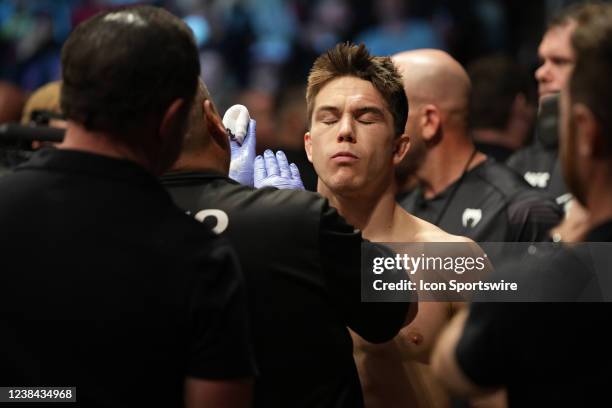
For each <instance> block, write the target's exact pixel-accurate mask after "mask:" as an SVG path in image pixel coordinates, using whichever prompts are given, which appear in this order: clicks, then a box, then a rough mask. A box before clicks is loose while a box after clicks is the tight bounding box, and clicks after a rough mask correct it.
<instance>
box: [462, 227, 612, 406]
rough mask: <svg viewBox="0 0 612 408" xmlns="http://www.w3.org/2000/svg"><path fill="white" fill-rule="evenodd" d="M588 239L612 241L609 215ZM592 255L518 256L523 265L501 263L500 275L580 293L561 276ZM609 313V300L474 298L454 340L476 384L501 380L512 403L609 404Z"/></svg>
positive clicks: (578, 269)
mask: <svg viewBox="0 0 612 408" xmlns="http://www.w3.org/2000/svg"><path fill="white" fill-rule="evenodd" d="M587 241H588V242H610V241H612V221H609V222H607V223H605V224H603V225H600V226H599V227H598V228H595V229H593V230H592V231H591V232H590V233H589V234H588V236H587ZM585 255H586V256H587V258H585ZM592 256H593V253H591V251H590V250H589V249H588V248H586V252H584V251H582V250H581V249H576V250H574V249H572V248H562V249H561V250H560V251H558V252H556V253H555V255H554V256H550V257H546V258H542V259H540V260H539V261H538V262H534V263H533V264H532V265H531V266H530V267H528V268H526V269H525V266H524V263H523V264H521V265H522V268H521V269H517V268H516V267H515V265H516V264H509V265H506V266H505V267H503V268H501V270H499V271H498V272H497V273H498V278H504V277H505V278H506V279H507V280H513V281H516V280H517V279H518V280H519V284H520V280H521V279H523V280H530V279H533V278H536V279H539V278H540V277H541V276H543V275H544V276H546V277H547V283H548V287H547V288H546V290H547V291H558V290H561V291H563V292H565V293H568V291H571V290H572V289H573V287H575V288H576V290H577V294H578V292H579V291H580V290H582V288H581V287H580V286H581V285H577V286H576V285H575V284H574V280H573V279H571V280H568V279H567V277H568V276H577V277H580V275H581V274H583V273H584V272H585V269H584V268H588V265H589V263H588V262H584V261H585V259H586V260H588V259H592V258H591V257H592ZM604 265H607V268H608V269H607V271H602V270H601V269H600V270H599V272H598V273H603V274H604V275H609V274H610V273H612V267H610V266H609V265H610V263H607V262H605V261H604V262H601V261H600V262H598V267H599V268H601V267H602V266H604ZM604 267H606V266H604ZM568 282H569V283H570V284H569V285H568ZM610 315H612V307H611V304H610V303H485V302H475V303H473V304H472V305H471V307H470V316H469V318H468V320H467V322H466V326H465V329H464V331H463V335H462V337H461V339H460V341H459V343H458V345H457V349H456V357H457V361H458V363H459V366H460V367H461V369H462V371H463V372H464V373H465V374H466V375H467V377H468V378H469V379H470V380H471V381H472V382H474V383H475V384H478V385H480V386H482V387H499V386H504V387H506V388H507V391H508V402H509V406H510V407H595V406H607V405H608V403H607V402H605V401H609V400H610V370H611V369H612V352H611V351H610V344H609V343H610V336H609V335H608V334H606V333H607V325H608V324H609V320H610Z"/></svg>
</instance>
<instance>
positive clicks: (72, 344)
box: [0, 150, 254, 408]
mask: <svg viewBox="0 0 612 408" xmlns="http://www.w3.org/2000/svg"><path fill="white" fill-rule="evenodd" d="M0 225H1V232H0V248H2V257H1V262H2V272H1V273H0V325H1V332H2V335H0V367H1V368H0V384H1V385H2V386H24V385H31V386H34V385H36V386H73V387H77V390H76V397H77V401H78V403H79V404H80V405H82V406H88V407H114V408H116V407H136V406H150V407H153V406H168V407H170V406H174V407H179V406H183V405H184V404H183V388H184V379H185V377H186V376H191V377H196V378H202V379H213V380H214V379H237V378H245V377H252V376H253V375H254V364H253V355H252V344H251V342H250V338H249V333H248V326H247V312H246V293H245V285H244V278H243V276H242V274H241V273H240V270H239V268H238V264H237V261H236V257H235V254H234V252H233V249H232V248H231V247H230V245H229V244H228V243H227V241H225V240H223V239H220V238H218V237H216V236H215V235H214V234H212V232H211V231H210V230H209V229H208V228H206V227H204V226H202V225H201V224H199V223H198V222H196V221H194V220H193V218H191V217H188V216H186V215H185V214H184V213H183V212H182V211H181V210H180V209H179V208H177V207H176V205H175V204H174V203H173V202H172V200H171V198H170V196H169V195H168V194H167V192H166V191H165V190H164V189H163V188H162V187H161V185H160V184H159V181H158V180H157V179H155V177H153V176H152V175H150V174H149V173H147V172H146V171H145V170H144V169H142V168H141V167H139V166H137V165H136V164H134V163H132V162H129V161H123V160H115V159H111V158H108V157H103V156H98V155H93V154H88V153H84V152H78V151H70V150H43V151H40V152H39V153H37V154H36V155H35V156H34V157H33V158H32V160H30V161H29V162H28V163H25V164H24V165H22V166H21V167H19V168H17V169H16V171H15V172H14V173H13V174H10V175H7V176H4V177H2V178H1V179H0ZM71 406H72V405H71Z"/></svg>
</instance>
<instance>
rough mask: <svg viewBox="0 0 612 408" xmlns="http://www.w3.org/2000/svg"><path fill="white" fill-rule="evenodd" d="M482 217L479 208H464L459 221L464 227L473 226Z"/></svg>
mask: <svg viewBox="0 0 612 408" xmlns="http://www.w3.org/2000/svg"><path fill="white" fill-rule="evenodd" d="M481 219H482V210H481V209H480V208H466V209H465V210H464V211H463V215H462V216H461V222H462V223H463V226H464V227H470V228H474V227H475V226H476V224H478V223H479V222H480V220H481Z"/></svg>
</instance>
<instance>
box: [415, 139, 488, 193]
mask: <svg viewBox="0 0 612 408" xmlns="http://www.w3.org/2000/svg"><path fill="white" fill-rule="evenodd" d="M486 159H487V156H485V155H484V154H482V153H480V152H477V151H476V148H475V147H474V145H473V144H472V143H462V144H456V145H453V146H439V147H437V148H435V150H432V151H431V152H429V154H428V157H427V159H426V160H425V163H424V164H423V166H422V167H421V168H420V169H419V170H418V172H417V177H418V179H419V184H420V185H421V187H422V188H423V194H424V196H425V198H427V199H430V198H433V197H435V196H437V195H438V194H440V193H441V192H443V191H444V190H446V189H447V188H448V187H449V186H450V185H451V184H453V183H454V182H456V181H457V180H459V178H461V176H462V175H463V173H464V172H465V171H469V170H471V169H473V168H474V167H476V166H477V165H479V164H480V163H482V162H483V161H485V160H486Z"/></svg>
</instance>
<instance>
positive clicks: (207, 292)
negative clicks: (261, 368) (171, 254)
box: [187, 238, 256, 379]
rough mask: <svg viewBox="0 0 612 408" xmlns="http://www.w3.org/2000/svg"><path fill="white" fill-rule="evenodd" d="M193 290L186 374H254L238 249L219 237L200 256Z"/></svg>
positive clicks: (211, 376)
mask: <svg viewBox="0 0 612 408" xmlns="http://www.w3.org/2000/svg"><path fill="white" fill-rule="evenodd" d="M195 267H196V268H197V269H198V271H196V276H197V278H196V279H195V282H194V285H193V287H192V288H190V289H191V290H192V291H191V302H190V305H189V307H190V310H189V313H190V316H189V317H190V322H191V328H190V329H191V334H190V336H191V337H190V339H189V340H190V350H189V355H188V362H187V375H188V376H191V377H196V378H206V379H239V378H247V377H252V376H253V375H254V374H255V371H256V369H255V363H254V356H253V349H252V342H251V336H250V329H249V326H248V318H247V306H246V305H247V299H246V289H245V283H244V278H243V276H242V272H241V271H240V268H239V265H238V261H237V258H236V255H235V254H234V251H233V249H232V248H231V247H230V245H229V244H228V243H227V241H225V240H224V239H220V238H217V239H215V244H214V245H213V247H212V249H211V250H210V251H209V252H207V253H205V254H204V255H201V256H200V259H199V260H198V261H197V262H196V264H195Z"/></svg>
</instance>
